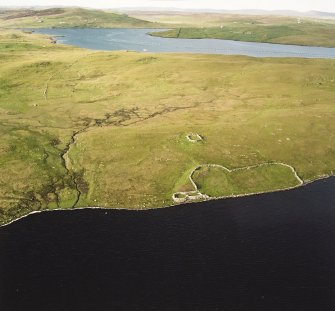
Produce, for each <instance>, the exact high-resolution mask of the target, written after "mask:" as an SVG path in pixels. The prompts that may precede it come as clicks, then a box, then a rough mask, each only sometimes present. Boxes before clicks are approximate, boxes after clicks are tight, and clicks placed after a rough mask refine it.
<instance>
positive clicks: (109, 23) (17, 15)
mask: <svg viewBox="0 0 335 311" xmlns="http://www.w3.org/2000/svg"><path fill="white" fill-rule="evenodd" d="M0 27H4V28H51V27H52V28H68V27H83V28H85V27H90V28H127V27H129V28H155V27H160V25H159V24H158V23H155V22H149V21H145V20H141V19H138V18H135V17H130V16H128V15H127V14H116V13H113V12H109V11H103V10H89V9H82V8H47V9H16V10H13V9H2V10H1V9H0Z"/></svg>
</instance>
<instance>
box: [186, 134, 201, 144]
mask: <svg viewBox="0 0 335 311" xmlns="http://www.w3.org/2000/svg"><path fill="white" fill-rule="evenodd" d="M192 136H195V137H196V138H195V139H193V138H192ZM186 139H187V140H188V141H190V142H191V143H197V142H199V141H202V140H204V139H203V137H202V136H201V135H199V134H198V133H189V134H187V135H186Z"/></svg>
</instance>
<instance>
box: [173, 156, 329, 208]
mask: <svg viewBox="0 0 335 311" xmlns="http://www.w3.org/2000/svg"><path fill="white" fill-rule="evenodd" d="M270 165H281V166H285V167H288V168H289V169H290V170H291V171H292V173H293V175H294V177H295V178H296V179H297V180H298V182H299V185H296V186H293V187H288V188H284V189H280V190H289V189H293V188H296V187H298V186H301V185H303V184H304V181H303V180H302V179H301V178H300V177H299V175H298V173H297V171H296V170H295V168H294V167H293V166H291V165H289V164H285V163H282V162H270V163H261V164H255V165H251V166H244V167H238V168H235V169H229V168H227V167H225V166H223V165H219V164H201V165H198V166H197V167H196V168H194V169H193V170H192V171H191V173H190V175H189V176H188V179H189V180H190V182H191V184H192V186H193V188H194V190H192V191H185V192H175V193H174V194H173V195H172V200H173V201H174V202H175V203H186V202H188V201H189V200H191V201H192V200H201V199H203V200H208V199H226V198H236V197H241V196H247V195H254V194H262V193H267V192H273V191H276V190H269V191H262V192H251V193H241V194H233V195H227V196H218V197H210V196H209V195H207V194H203V193H201V192H200V190H199V187H198V185H197V184H196V183H195V181H194V179H193V175H194V173H195V172H196V171H198V170H200V169H201V168H203V167H218V168H220V169H223V170H224V171H226V172H228V173H232V172H237V171H242V170H249V169H253V168H258V167H263V166H270ZM328 177H329V176H328ZM178 195H181V196H183V198H178V197H177V196H178Z"/></svg>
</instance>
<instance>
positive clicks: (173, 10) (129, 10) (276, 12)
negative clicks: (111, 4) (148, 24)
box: [118, 8, 335, 19]
mask: <svg viewBox="0 0 335 311" xmlns="http://www.w3.org/2000/svg"><path fill="white" fill-rule="evenodd" d="M118 11H119V12H127V13H129V15H134V13H138V15H140V13H142V15H143V13H148V14H149V13H150V14H164V15H169V14H170V15H178V14H185V13H190V14H191V13H216V14H236V15H262V16H271V15H272V16H292V17H314V18H325V19H335V13H332V12H321V11H308V12H300V11H293V10H251V9H250V10H213V9H183V10H181V9H176V8H166V9H161V8H124V9H118Z"/></svg>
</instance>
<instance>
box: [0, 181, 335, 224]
mask: <svg viewBox="0 0 335 311" xmlns="http://www.w3.org/2000/svg"><path fill="white" fill-rule="evenodd" d="M332 177H334V175H322V176H318V177H317V178H315V179H313V180H308V181H305V182H304V183H303V184H299V185H297V186H294V187H290V188H286V189H278V190H274V191H267V192H260V193H249V194H240V195H235V196H229V197H210V198H208V199H204V200H201V201H189V202H183V203H175V204H172V205H167V206H158V207H149V208H145V209H140V208H135V209H129V208H120V207H99V206H86V207H76V208H55V209H46V210H40V211H32V212H30V213H28V214H26V215H23V216H21V217H18V218H16V219H13V220H11V221H9V222H7V223H4V224H0V229H1V228H2V227H6V226H9V225H11V224H13V223H15V222H17V221H19V220H21V219H24V218H27V217H29V216H31V215H34V214H40V213H45V212H46V213H48V212H49V213H51V212H54V211H64V212H65V211H68V212H73V211H77V210H102V211H113V210H116V211H125V212H139V213H141V212H142V213H144V212H148V211H152V210H158V209H166V208H171V207H178V206H191V205H193V204H194V203H201V202H209V201H217V200H228V199H235V198H243V197H251V196H259V195H262V194H269V193H277V192H284V191H290V190H294V189H298V188H301V187H305V186H308V185H310V184H312V183H314V182H317V181H321V180H325V179H328V178H332Z"/></svg>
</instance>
